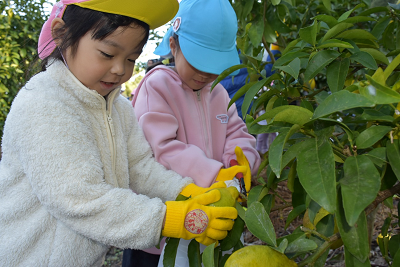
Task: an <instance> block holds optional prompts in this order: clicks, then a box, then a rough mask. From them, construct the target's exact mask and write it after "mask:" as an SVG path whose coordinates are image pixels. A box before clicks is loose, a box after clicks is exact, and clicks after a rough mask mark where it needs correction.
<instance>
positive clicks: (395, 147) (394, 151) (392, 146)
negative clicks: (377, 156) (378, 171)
mask: <svg viewBox="0 0 400 267" xmlns="http://www.w3.org/2000/svg"><path fill="white" fill-rule="evenodd" d="M386 152H387V158H388V160H389V163H390V166H391V167H392V170H393V172H394V174H395V175H396V177H397V180H399V181H400V165H399V162H400V148H399V139H394V140H393V143H391V141H390V140H388V141H387V142H386Z"/></svg>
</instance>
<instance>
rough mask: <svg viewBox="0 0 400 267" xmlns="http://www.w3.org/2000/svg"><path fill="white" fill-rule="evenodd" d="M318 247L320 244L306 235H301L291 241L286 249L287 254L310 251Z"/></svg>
mask: <svg viewBox="0 0 400 267" xmlns="http://www.w3.org/2000/svg"><path fill="white" fill-rule="evenodd" d="M317 247H318V245H317V244H316V243H315V242H314V241H312V240H310V239H307V238H305V237H301V238H297V239H296V240H294V241H293V242H291V243H289V245H288V246H287V248H286V250H285V254H295V253H303V252H308V251H310V250H314V249H316V248H317Z"/></svg>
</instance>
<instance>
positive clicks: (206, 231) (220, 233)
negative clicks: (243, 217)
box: [162, 190, 237, 246]
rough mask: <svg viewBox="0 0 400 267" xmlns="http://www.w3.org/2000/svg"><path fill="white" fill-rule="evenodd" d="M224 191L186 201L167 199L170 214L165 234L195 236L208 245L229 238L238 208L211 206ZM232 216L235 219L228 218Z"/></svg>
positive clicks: (188, 237) (180, 236)
mask: <svg viewBox="0 0 400 267" xmlns="http://www.w3.org/2000/svg"><path fill="white" fill-rule="evenodd" d="M220 198H221V193H220V192H219V191H218V190H212V191H210V192H207V193H205V194H201V195H198V196H196V197H193V198H190V199H188V200H185V201H167V202H165V205H166V206H167V213H166V216H165V225H164V229H163V230H162V235H163V236H166V237H174V238H183V239H192V238H195V239H196V240H197V241H198V242H199V243H201V244H204V245H206V246H208V245H210V244H212V243H214V242H215V241H216V240H221V239H224V238H225V237H226V235H227V234H228V231H229V230H231V229H232V227H233V223H234V221H233V220H234V219H236V217H237V210H236V209H235V208H233V207H210V206H207V205H209V204H211V203H214V202H216V201H218V200H219V199H220ZM226 219H231V220H226Z"/></svg>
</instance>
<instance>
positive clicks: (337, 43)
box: [317, 39, 354, 49]
mask: <svg viewBox="0 0 400 267" xmlns="http://www.w3.org/2000/svg"><path fill="white" fill-rule="evenodd" d="M327 47H340V48H354V47H353V46H352V45H351V44H350V43H348V42H345V41H341V40H338V39H330V40H326V41H324V42H322V43H320V44H319V45H318V46H317V49H322V48H327Z"/></svg>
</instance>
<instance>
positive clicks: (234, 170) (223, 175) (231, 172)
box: [215, 150, 247, 182]
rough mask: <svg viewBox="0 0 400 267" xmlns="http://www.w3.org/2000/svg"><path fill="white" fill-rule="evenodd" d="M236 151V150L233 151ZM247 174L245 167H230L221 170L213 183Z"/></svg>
mask: <svg viewBox="0 0 400 267" xmlns="http://www.w3.org/2000/svg"><path fill="white" fill-rule="evenodd" d="M235 151H236V150H235ZM245 172H247V168H246V167H245V166H240V165H236V166H232V167H230V168H226V169H221V170H220V171H219V173H218V175H217V179H215V181H217V182H218V181H229V180H232V179H233V178H235V176H236V174H238V173H245Z"/></svg>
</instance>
